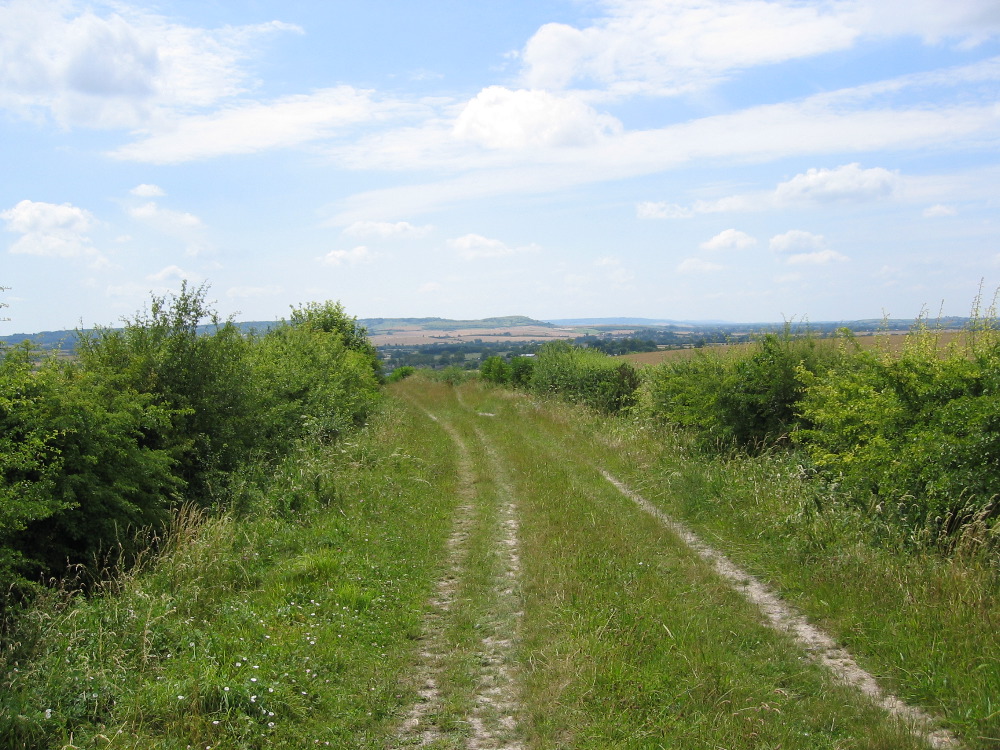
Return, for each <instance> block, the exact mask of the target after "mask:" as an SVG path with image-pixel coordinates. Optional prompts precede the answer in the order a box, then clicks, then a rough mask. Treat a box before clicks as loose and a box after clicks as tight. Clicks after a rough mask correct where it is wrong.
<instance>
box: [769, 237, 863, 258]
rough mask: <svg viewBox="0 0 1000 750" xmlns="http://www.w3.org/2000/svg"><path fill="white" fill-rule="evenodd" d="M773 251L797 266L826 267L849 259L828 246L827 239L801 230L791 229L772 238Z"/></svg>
mask: <svg viewBox="0 0 1000 750" xmlns="http://www.w3.org/2000/svg"><path fill="white" fill-rule="evenodd" d="M770 244H771V249H772V250H773V251H774V252H776V253H780V254H782V255H785V256H786V258H785V261H786V262H787V263H788V264H789V265H792V266H795V265H825V264H827V263H841V262H844V261H846V260H849V258H848V257H847V256H846V255H842V254H841V253H838V252H837V251H836V250H831V249H830V248H828V247H827V246H826V238H825V237H823V235H821V234H813V233H812V232H806V231H803V230H801V229H790V230H788V231H787V232H785V233H784V234H777V235H775V236H774V237H772V238H771V243H770Z"/></svg>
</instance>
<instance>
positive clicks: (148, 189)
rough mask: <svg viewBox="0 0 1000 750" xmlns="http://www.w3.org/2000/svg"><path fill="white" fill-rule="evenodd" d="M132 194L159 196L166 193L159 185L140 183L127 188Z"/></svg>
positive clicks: (144, 196) (143, 196)
mask: <svg viewBox="0 0 1000 750" xmlns="http://www.w3.org/2000/svg"><path fill="white" fill-rule="evenodd" d="M129 192H130V193H131V194H132V195H137V196H139V197H140V198H160V197H162V196H164V195H166V193H165V192H164V190H163V188H161V187H160V186H159V185H147V184H146V183H143V184H142V185H136V186H135V187H134V188H132V189H131V190H129Z"/></svg>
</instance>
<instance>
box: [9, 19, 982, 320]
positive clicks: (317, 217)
mask: <svg viewBox="0 0 1000 750" xmlns="http://www.w3.org/2000/svg"><path fill="white" fill-rule="evenodd" d="M0 175H2V177H0V286H6V287H9V288H10V289H9V291H7V292H5V293H4V294H3V296H0V301H4V302H6V303H7V304H8V305H9V307H8V308H7V309H6V310H3V311H2V312H3V315H4V316H5V317H8V318H10V320H9V321H6V322H2V323H0V334H6V333H15V332H34V331H40V330H53V329H61V328H72V327H74V326H77V325H80V324H83V325H91V324H95V323H100V324H113V323H115V322H116V321H118V320H120V319H121V317H122V316H130V315H132V314H134V313H135V312H136V311H137V310H140V309H141V308H143V307H144V306H145V304H146V301H147V300H148V299H149V295H150V293H151V292H152V293H156V294H163V293H167V292H169V291H171V290H176V289H177V288H178V286H179V284H180V281H181V280H182V279H187V280H189V281H191V282H193V283H202V282H205V283H208V284H209V285H210V293H209V297H210V299H211V300H213V301H214V302H215V307H216V309H218V310H219V311H220V312H221V313H222V314H223V315H229V314H235V315H236V316H237V318H239V319H245V320H263V319H275V318H278V317H282V316H285V315H287V314H288V310H289V306H290V305H293V304H298V303H302V302H307V301H311V300H325V299H335V300H341V301H342V302H343V303H344V305H345V306H346V307H347V310H348V312H349V313H351V314H353V315H357V316H358V317H398V316H441V317H450V318H480V317H485V316H492V315H508V314H521V315H529V316H532V317H535V318H543V319H544V318H563V317H595V316H641V317H649V318H672V319H689V320H692V319H693V320H698V319H701V320H704V319H725V320H731V321H742V322H755V321H778V320H781V319H783V318H786V319H787V318H796V319H800V318H808V319H810V320H814V321H821V320H840V319H851V318H862V317H864V318H868V317H881V316H882V315H883V314H889V315H891V316H893V317H903V318H911V317H914V316H916V315H917V314H919V313H920V312H921V310H922V309H923V308H927V309H928V310H929V311H930V312H931V313H932V314H933V315H936V314H937V313H938V312H939V311H940V310H943V311H944V312H945V313H946V314H958V315H963V314H967V313H968V311H969V308H970V306H971V304H972V302H973V298H974V297H975V295H976V293H977V290H978V289H979V287H980V284H981V283H982V285H983V286H984V288H985V290H986V293H987V296H992V293H993V291H994V290H995V289H996V287H997V286H998V285H1000V3H997V2H996V0H813V1H810V0H587V1H584V0H530V1H527V2H524V1H522V0H507V1H506V2H492V1H491V2H476V1H471V2H470V1H469V0H422V2H419V3H417V2H412V1H411V0H368V1H367V2H363V3H362V2H356V1H354V0H352V2H344V1H342V0H282V1H281V2H274V1H272V0H161V1H160V2H152V1H146V0H140V1H130V0H123V1H122V2H101V1H100V0H94V1H93V2H77V1H76V0H0Z"/></svg>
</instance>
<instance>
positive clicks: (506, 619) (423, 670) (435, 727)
mask: <svg viewBox="0 0 1000 750" xmlns="http://www.w3.org/2000/svg"><path fill="white" fill-rule="evenodd" d="M425 413H426V414H427V416H428V418H429V419H431V420H432V421H433V422H435V423H436V424H437V425H438V426H440V427H441V428H442V429H444V430H445V431H446V432H447V433H448V435H449V436H450V437H451V439H452V442H453V443H454V445H455V449H456V454H457V462H456V466H457V473H458V487H459V493H460V495H461V504H460V506H459V508H458V511H457V514H456V518H455V525H454V530H453V531H452V534H451V536H450V537H449V539H448V567H449V569H448V571H447V573H446V574H445V575H444V576H443V577H442V578H441V579H440V580H439V581H438V583H437V586H436V588H435V594H434V596H433V598H432V600H431V601H430V603H429V608H428V613H427V615H426V617H425V622H424V631H423V635H422V637H421V641H422V645H423V648H422V649H421V652H420V659H419V662H418V665H417V667H416V671H415V675H414V682H415V684H416V685H417V694H418V700H417V702H416V703H414V705H413V706H412V707H411V708H410V710H409V712H408V713H407V716H406V718H405V720H404V721H403V723H402V725H401V727H400V731H399V735H398V738H397V742H396V747H400V748H402V747H413V746H418V747H431V748H434V747H441V748H444V747H448V748H451V747H458V746H464V747H466V748H469V750H522V748H523V745H522V743H521V740H520V739H519V726H518V725H519V718H518V717H519V714H520V713H521V708H520V705H519V702H518V696H517V688H516V681H515V676H514V673H513V665H514V658H513V651H514V649H515V647H516V644H517V632H518V622H519V619H520V617H521V611H520V595H519V586H518V574H519V570H520V561H519V553H518V536H517V531H518V520H517V503H516V498H515V496H514V493H513V490H512V487H511V485H510V483H509V482H508V481H507V480H506V475H505V471H504V468H503V465H502V463H501V462H500V460H499V458H498V456H497V453H496V451H495V450H494V448H493V447H492V446H491V445H490V443H489V442H488V440H487V438H486V436H485V434H484V433H483V432H482V431H481V430H479V429H475V428H474V429H473V430H472V434H471V437H472V439H473V440H474V441H475V443H474V444H475V447H476V449H477V451H476V454H477V456H479V457H480V458H481V459H482V465H477V462H476V461H475V460H474V458H473V456H472V454H470V450H469V448H468V447H467V444H466V440H465V439H464V438H463V436H462V434H461V433H460V431H459V430H458V429H457V428H456V427H455V425H453V424H452V423H451V422H450V421H447V420H446V419H444V418H443V417H439V416H437V415H435V414H432V413H430V412H425ZM481 473H485V475H486V477H488V479H486V477H483V476H481ZM486 485H491V487H492V491H489V490H485V489H484V487H485V486H486ZM483 532H485V535H484V534H483ZM484 540H485V541H486V544H485V547H486V548H487V549H472V545H474V544H477V543H478V544H483V542H484ZM476 553H478V556H479V557H480V558H482V556H483V553H485V555H486V558H487V563H488V568H489V570H488V571H487V576H489V578H490V580H489V583H488V585H487V586H486V588H485V590H483V589H482V588H481V587H480V588H478V589H477V588H476V586H474V585H473V584H472V582H471V581H470V579H471V578H472V577H473V575H474V571H473V570H472V565H473V558H474V557H476ZM491 557H492V558H493V559H492V561H490V560H489V558H491ZM480 565H481V563H480ZM474 598H478V599H479V601H477V602H475V603H474V604H473V602H472V600H473V599H474ZM472 606H475V607H476V608H477V609H478V610H479V611H481V612H487V613H489V616H488V617H485V618H481V619H480V620H479V621H477V623H476V625H475V630H476V632H477V636H476V640H477V641H478V642H477V643H475V644H474V645H473V646H472V648H471V653H470V652H469V651H470V649H469V648H468V647H467V646H464V644H462V643H460V642H459V641H460V640H461V634H458V633H457V631H458V629H459V624H458V620H459V619H460V618H461V616H462V615H463V613H462V612H460V611H459V608H462V607H465V608H471V607H472ZM463 646H464V648H463ZM463 651H465V653H463ZM463 656H464V657H465V658H462V657H463ZM463 669H465V670H466V671H467V674H466V675H465V676H466V677H467V679H466V680H461V679H458V680H455V679H449V674H450V673H454V672H455V671H456V670H463ZM453 706H457V707H458V708H459V711H460V713H459V715H458V716H457V717H456V718H453V719H449V718H448V714H449V712H453V711H454V709H452V708H450V707H453Z"/></svg>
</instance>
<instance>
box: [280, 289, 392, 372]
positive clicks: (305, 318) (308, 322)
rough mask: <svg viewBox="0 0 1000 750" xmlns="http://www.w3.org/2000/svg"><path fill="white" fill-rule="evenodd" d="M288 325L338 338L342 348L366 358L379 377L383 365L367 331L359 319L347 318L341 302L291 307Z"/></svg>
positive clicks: (311, 303)
mask: <svg viewBox="0 0 1000 750" xmlns="http://www.w3.org/2000/svg"><path fill="white" fill-rule="evenodd" d="M290 322H291V324H292V325H293V326H297V327H300V328H308V329H311V330H315V331H322V332H324V333H336V334H339V335H340V336H341V339H342V340H343V343H344V346H345V347H347V348H348V349H350V350H352V351H356V352H358V353H359V354H362V355H364V356H365V357H367V358H369V359H370V360H371V362H372V369H373V371H374V372H375V374H376V375H377V376H381V374H382V363H381V361H380V360H379V358H378V351H377V350H376V348H375V346H374V344H372V343H371V341H369V340H368V331H367V330H366V329H365V327H364V326H362V325H359V324H358V319H357V318H355V317H351V316H349V315H348V314H347V313H346V312H345V311H344V306H343V305H342V304H341V303H340V302H332V301H329V300H327V301H326V302H309V303H308V304H305V305H301V306H299V307H297V308H296V307H293V308H292V315H291V321H290Z"/></svg>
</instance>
